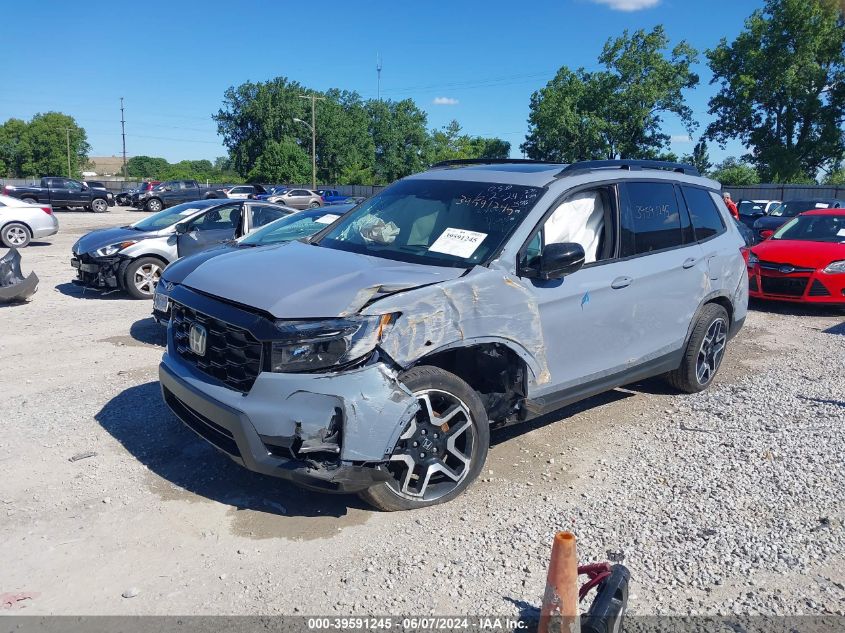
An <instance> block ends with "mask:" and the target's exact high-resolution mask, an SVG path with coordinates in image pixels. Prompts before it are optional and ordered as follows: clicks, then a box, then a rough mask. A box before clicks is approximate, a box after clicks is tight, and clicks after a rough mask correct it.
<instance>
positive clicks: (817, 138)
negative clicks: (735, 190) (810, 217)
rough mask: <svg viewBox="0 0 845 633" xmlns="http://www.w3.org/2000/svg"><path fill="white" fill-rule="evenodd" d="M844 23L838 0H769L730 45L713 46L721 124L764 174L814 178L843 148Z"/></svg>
mask: <svg viewBox="0 0 845 633" xmlns="http://www.w3.org/2000/svg"><path fill="white" fill-rule="evenodd" d="M843 55H845V28H843V22H842V15H841V13H840V7H839V6H838V3H837V2H836V1H835V0H767V1H766V4H765V7H764V8H763V9H760V10H757V11H755V12H754V13H752V14H751V16H750V17H749V18H748V19H747V20H746V21H745V28H744V30H743V31H742V32H741V33H740V34H739V36H738V37H737V38H736V39H735V40H734V41H733V42H731V43H728V41H727V40H726V39H724V38H723V39H722V40H721V42H720V43H719V45H718V46H717V47H716V48H715V49H713V50H710V51H707V58H708V60H709V63H710V68H711V69H712V71H713V80H712V83H718V84H720V86H721V87H720V90H719V92H718V94H716V95H715V96H714V97H713V98H712V99H711V100H710V108H709V111H710V114H712V115H714V116H715V121H714V122H713V123H711V124H710V125H709V126H708V128H707V136H708V137H709V138H711V139H714V140H715V141H717V142H719V143H720V145H722V146H723V147H724V145H725V143H726V142H727V141H728V140H729V139H734V138H736V139H739V140H740V141H742V142H743V143H744V144H745V145H746V146H747V147H749V148H750V152H749V154H747V155H746V156H745V157H744V158H745V159H746V160H748V161H751V162H752V163H753V164H754V165H756V166H757V168H758V170H759V171H760V173H761V175H762V176H763V178H764V179H766V180H770V181H774V180H776V178H775V176H777V179H779V180H794V179H796V178H798V179H805V180H806V179H810V180H812V179H813V178H814V177H815V176H816V174H817V172H818V171H819V170H821V169H823V168H825V167H827V166H829V165H830V164H831V163H833V162H834V161H836V160H838V159H840V158H841V157H842V155H843V153H845V138H843V132H842V128H841V124H842V121H843V118H845V56H843Z"/></svg>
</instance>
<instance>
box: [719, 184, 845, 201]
mask: <svg viewBox="0 0 845 633" xmlns="http://www.w3.org/2000/svg"><path fill="white" fill-rule="evenodd" d="M723 191H727V192H730V194H731V198H733V199H734V200H780V201H782V202H786V201H787V200H845V187H835V186H831V185H753V186H747V187H730V186H727V185H726V186H725V187H723Z"/></svg>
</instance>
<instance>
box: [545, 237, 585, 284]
mask: <svg viewBox="0 0 845 633" xmlns="http://www.w3.org/2000/svg"><path fill="white" fill-rule="evenodd" d="M585 257H586V255H585V253H584V247H583V246H581V245H580V244H576V243H574V242H564V243H562V244H547V245H546V246H545V247H544V248H543V254H542V255H541V256H540V266H539V270H538V271H537V272H538V275H537V276H538V277H539V278H540V279H542V280H544V281H549V280H551V279H561V278H562V277H566V275H571V274H572V273H574V272H576V271H577V270H579V269H580V268H581V267H582V266H583V265H584V259H585Z"/></svg>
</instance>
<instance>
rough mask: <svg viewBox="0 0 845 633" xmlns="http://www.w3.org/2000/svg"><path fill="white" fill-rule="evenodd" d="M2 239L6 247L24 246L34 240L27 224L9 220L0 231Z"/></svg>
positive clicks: (0, 239) (0, 238)
mask: <svg viewBox="0 0 845 633" xmlns="http://www.w3.org/2000/svg"><path fill="white" fill-rule="evenodd" d="M0 241H2V242H3V246H5V247H6V248H24V247H25V246H29V243H30V242H31V241H32V233H30V232H29V227H28V226H26V224H21V223H20V222H9V223H8V224H7V225H6V226H4V227H3V231H2V232H0Z"/></svg>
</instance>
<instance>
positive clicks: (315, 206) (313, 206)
mask: <svg viewBox="0 0 845 633" xmlns="http://www.w3.org/2000/svg"><path fill="white" fill-rule="evenodd" d="M308 206H309V207H310V208H312V209H316V208H318V207H320V206H322V205H321V204H320V203H319V202H312V203H311V204H309V205H308Z"/></svg>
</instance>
